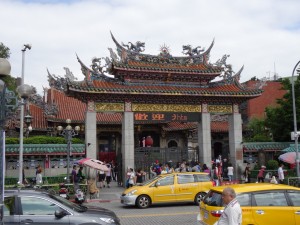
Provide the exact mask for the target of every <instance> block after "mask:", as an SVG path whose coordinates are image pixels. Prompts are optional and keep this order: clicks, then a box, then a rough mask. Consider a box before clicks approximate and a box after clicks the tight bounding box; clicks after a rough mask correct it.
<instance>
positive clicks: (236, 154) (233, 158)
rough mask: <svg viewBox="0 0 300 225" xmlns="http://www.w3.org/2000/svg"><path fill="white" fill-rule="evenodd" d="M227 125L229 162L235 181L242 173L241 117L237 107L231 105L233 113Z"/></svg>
mask: <svg viewBox="0 0 300 225" xmlns="http://www.w3.org/2000/svg"><path fill="white" fill-rule="evenodd" d="M228 123H229V152H230V162H231V163H232V165H233V167H234V169H235V175H236V178H235V179H238V180H239V179H240V178H241V172H242V171H243V149H242V140H243V135H242V117H241V114H240V113H239V106H238V105H237V104H235V105H233V113H232V114H231V115H230V116H229V117H228Z"/></svg>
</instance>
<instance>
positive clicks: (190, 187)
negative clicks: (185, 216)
mask: <svg viewBox="0 0 300 225" xmlns="http://www.w3.org/2000/svg"><path fill="white" fill-rule="evenodd" d="M213 185H214V183H213V182H212V181H211V179H210V176H209V174H207V173H201V172H184V173H168V174H162V175H158V176H156V177H154V178H153V179H150V180H148V181H146V182H144V183H143V184H141V185H139V186H133V187H131V188H128V189H126V190H125V191H124V192H123V193H122V195H121V203H122V204H124V205H135V206H137V207H139V208H147V207H149V206H150V205H151V204H159V203H177V202H195V203H196V204H199V202H200V201H201V199H202V198H203V197H204V196H205V195H206V193H207V192H208V191H209V189H210V188H211V187H212V186H213Z"/></svg>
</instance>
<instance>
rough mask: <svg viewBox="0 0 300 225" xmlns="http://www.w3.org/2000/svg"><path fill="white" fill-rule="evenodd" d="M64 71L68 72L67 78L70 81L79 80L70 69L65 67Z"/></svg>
mask: <svg viewBox="0 0 300 225" xmlns="http://www.w3.org/2000/svg"><path fill="white" fill-rule="evenodd" d="M64 70H65V71H66V75H65V78H67V79H69V80H70V81H74V80H77V78H76V77H75V76H74V75H73V73H72V72H71V70H70V69H69V68H68V67H64Z"/></svg>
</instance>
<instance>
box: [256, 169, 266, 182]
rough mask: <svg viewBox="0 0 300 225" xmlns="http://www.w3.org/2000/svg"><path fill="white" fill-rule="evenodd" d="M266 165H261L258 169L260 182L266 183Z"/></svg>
mask: <svg viewBox="0 0 300 225" xmlns="http://www.w3.org/2000/svg"><path fill="white" fill-rule="evenodd" d="M265 169H266V167H265V166H261V169H260V170H259V171H258V175H257V181H258V183H264V182H265Z"/></svg>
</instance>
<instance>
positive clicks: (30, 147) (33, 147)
mask: <svg viewBox="0 0 300 225" xmlns="http://www.w3.org/2000/svg"><path fill="white" fill-rule="evenodd" d="M23 147H24V149H23V152H24V155H41V154H43V155H44V154H47V155H66V154H67V145H66V144H38V145H37V144H24V145H23ZM5 154H6V155H19V144H7V145H5ZM84 154H85V144H72V146H71V155H84Z"/></svg>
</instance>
